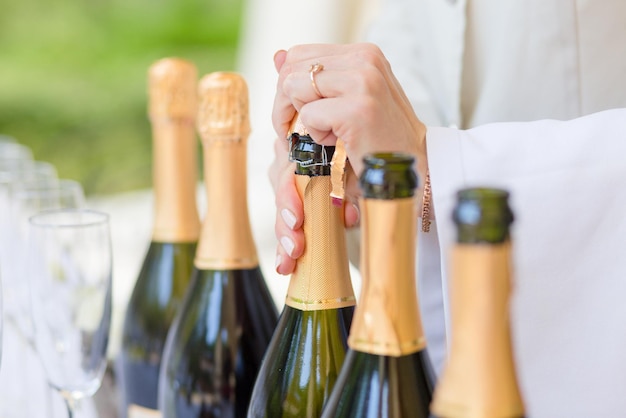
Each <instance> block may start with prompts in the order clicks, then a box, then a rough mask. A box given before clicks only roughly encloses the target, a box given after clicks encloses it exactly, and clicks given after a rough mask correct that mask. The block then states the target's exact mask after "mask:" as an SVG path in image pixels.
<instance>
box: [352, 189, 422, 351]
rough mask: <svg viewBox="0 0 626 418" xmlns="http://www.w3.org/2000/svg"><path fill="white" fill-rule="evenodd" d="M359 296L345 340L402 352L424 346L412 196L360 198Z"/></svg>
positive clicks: (359, 346)
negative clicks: (416, 277) (418, 295)
mask: <svg viewBox="0 0 626 418" xmlns="http://www.w3.org/2000/svg"><path fill="white" fill-rule="evenodd" d="M361 213H362V215H363V218H362V219H363V223H362V225H361V229H362V232H361V235H362V241H361V274H362V287H361V298H360V300H359V304H358V305H357V307H356V310H355V313H354V319H353V320H352V327H351V329H350V336H349V337H348V345H349V346H350V348H352V349H353V350H357V351H361V352H365V353H370V354H376V355H383V356H394V357H399V356H404V355H408V354H412V353H415V352H417V351H420V350H422V349H423V348H424V347H426V339H425V337H424V332H423V328H422V321H421V317H420V312H419V305H418V300H417V285H416V281H415V250H416V240H415V238H416V227H417V216H416V201H415V199H414V198H405V199H392V200H383V199H361Z"/></svg>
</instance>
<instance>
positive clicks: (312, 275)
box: [285, 175, 356, 311]
mask: <svg viewBox="0 0 626 418" xmlns="http://www.w3.org/2000/svg"><path fill="white" fill-rule="evenodd" d="M296 188H297V190H298V194H299V195H300V198H301V199H302V202H303V205H304V224H303V229H304V239H305V242H306V246H305V249H304V253H303V254H302V256H301V257H300V258H298V261H297V263H296V268H295V271H294V272H293V274H292V275H291V280H290V282H289V288H288V290H287V298H286V301H285V304H286V305H288V306H291V307H292V308H296V309H300V310H305V311H309V310H322V309H337V308H343V307H346V306H353V305H355V304H356V298H355V297H354V291H353V289H352V282H351V280H350V270H349V266H348V256H347V250H346V241H345V230H344V224H343V208H342V207H336V206H334V205H332V202H331V199H330V191H331V182H330V176H329V175H321V176H316V177H309V176H308V175H296Z"/></svg>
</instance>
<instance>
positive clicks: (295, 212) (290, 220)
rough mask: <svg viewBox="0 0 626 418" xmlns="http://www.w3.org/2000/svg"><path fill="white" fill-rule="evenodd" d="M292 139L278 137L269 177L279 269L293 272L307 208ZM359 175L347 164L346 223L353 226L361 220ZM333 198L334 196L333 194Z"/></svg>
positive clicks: (299, 253) (301, 242)
mask: <svg viewBox="0 0 626 418" xmlns="http://www.w3.org/2000/svg"><path fill="white" fill-rule="evenodd" d="M288 152H289V148H288V141H287V140H286V139H281V138H276V140H275V141H274V161H273V162H272V164H271V165H270V168H269V173H268V174H269V178H270V182H271V184H272V187H273V188H274V196H275V202H276V209H277V210H276V222H275V224H274V232H275V234H276V237H277V238H278V241H279V243H280V245H279V246H278V248H277V252H276V271H277V272H278V273H280V274H291V273H292V272H293V271H294V269H295V266H296V260H297V259H298V257H300V256H301V255H302V253H303V252H304V245H305V242H304V231H303V229H302V224H303V221H304V208H303V205H302V200H301V199H300V196H299V195H298V192H297V190H296V184H295V176H296V175H295V174H294V172H295V163H293V162H290V161H289V158H288ZM358 193H359V188H358V185H357V178H356V175H355V174H354V171H353V170H352V168H351V167H350V164H349V163H348V164H346V188H345V196H344V224H345V226H346V228H352V227H355V226H357V225H358V223H359V209H358V205H357V203H358ZM329 199H330V197H329Z"/></svg>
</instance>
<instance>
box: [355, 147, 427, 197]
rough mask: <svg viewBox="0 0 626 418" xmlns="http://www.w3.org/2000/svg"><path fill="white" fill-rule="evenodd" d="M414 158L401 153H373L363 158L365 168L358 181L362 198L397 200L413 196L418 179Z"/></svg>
mask: <svg viewBox="0 0 626 418" xmlns="http://www.w3.org/2000/svg"><path fill="white" fill-rule="evenodd" d="M414 162H415V158H413V156H411V155H409V154H403V153H375V154H369V155H366V156H365V157H364V158H363V163H364V165H365V168H364V169H363V173H362V174H361V178H360V179H359V184H360V186H361V189H362V190H363V196H364V197H366V198H375V199H398V198H405V197H411V196H413V195H414V194H415V189H416V187H417V183H418V179H417V174H415V170H414V169H413V163H414Z"/></svg>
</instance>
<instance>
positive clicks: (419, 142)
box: [270, 44, 427, 274]
mask: <svg viewBox="0 0 626 418" xmlns="http://www.w3.org/2000/svg"><path fill="white" fill-rule="evenodd" d="M274 63H275V66H276V69H277V71H278V72H279V78H278V85H277V91H276V97H275V100H274V109H273V114H272V120H273V124H274V129H275V130H276V132H277V133H278V135H279V139H277V142H276V144H275V151H276V158H277V160H278V159H281V160H282V161H275V162H274V164H273V165H272V168H271V169H270V178H271V179H272V184H273V186H274V192H275V194H276V208H277V219H276V227H275V232H276V236H277V237H278V239H279V242H280V245H279V247H278V251H277V259H276V270H277V271H278V272H279V273H281V274H289V273H291V272H292V271H293V269H294V267H295V260H296V259H297V258H298V257H299V256H300V255H302V252H303V250H304V245H305V243H304V234H303V232H302V229H301V227H302V220H303V209H302V202H301V201H300V199H299V197H298V194H297V192H296V189H295V185H294V183H293V172H294V167H293V165H292V164H291V163H289V162H288V159H287V152H288V150H287V141H286V139H285V138H287V133H288V129H289V126H290V124H291V122H292V120H293V118H294V116H295V114H296V112H298V113H299V117H300V120H301V121H302V123H303V125H304V126H306V128H307V130H308V133H309V134H310V135H311V137H312V138H313V139H314V140H315V141H316V142H318V143H320V144H323V145H334V144H335V142H336V140H337V138H338V137H340V138H342V139H343V140H344V143H345V148H346V152H347V155H348V158H349V160H350V162H351V164H352V166H353V168H354V171H350V172H349V173H348V174H347V175H348V179H351V180H352V181H350V182H349V183H348V186H347V187H346V195H347V196H349V197H348V199H347V200H348V201H349V204H348V205H346V224H347V225H349V223H350V221H351V220H353V219H354V218H351V216H356V218H357V219H358V207H357V206H356V201H357V196H358V188H357V187H356V181H355V180H356V175H355V173H360V172H361V170H362V167H363V163H362V159H363V157H364V156H365V155H367V154H369V153H372V152H377V151H386V152H389V151H395V152H404V153H409V154H411V155H413V156H415V157H416V160H417V169H418V172H420V174H421V176H420V178H422V179H424V178H425V173H426V170H427V164H426V145H425V135H426V128H425V126H424V125H423V123H422V122H421V121H420V120H419V119H418V118H417V116H416V115H415V113H414V112H413V109H412V107H411V104H410V102H409V101H408V99H407V98H406V96H405V94H404V92H403V91H402V89H401V87H400V85H399V84H398V82H397V80H396V79H395V76H394V75H393V73H392V71H391V68H390V66H389V63H388V62H387V60H386V59H385V57H384V56H383V54H382V52H381V51H380V49H378V48H377V47H376V46H375V45H372V44H354V45H301V46H297V47H294V48H291V49H290V50H289V51H278V52H277V53H276V55H275V56H274ZM315 63H320V64H322V65H323V66H324V69H323V71H320V72H318V73H317V74H316V75H315V81H316V84H317V87H318V88H319V91H320V93H321V94H323V96H324V97H320V96H319V95H318V94H317V92H316V91H315V89H314V87H313V85H312V82H311V74H310V70H311V66H312V65H313V64H315ZM350 174H351V175H350ZM355 222H356V221H355Z"/></svg>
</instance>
